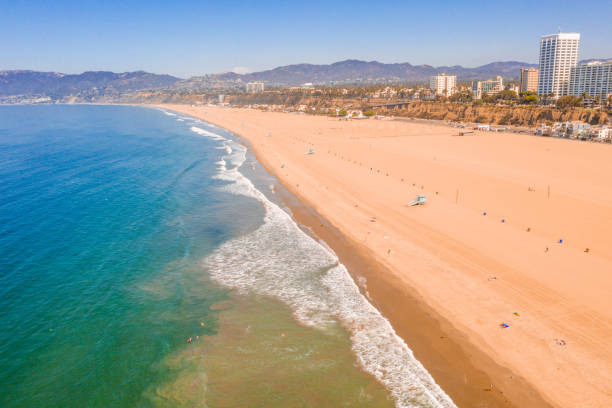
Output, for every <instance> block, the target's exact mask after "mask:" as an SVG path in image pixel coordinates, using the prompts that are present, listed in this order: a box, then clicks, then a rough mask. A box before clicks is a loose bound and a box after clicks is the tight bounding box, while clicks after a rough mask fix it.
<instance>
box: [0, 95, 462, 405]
mask: <svg viewBox="0 0 612 408" xmlns="http://www.w3.org/2000/svg"><path fill="white" fill-rule="evenodd" d="M278 188H280V187H279V186H278V185H277V184H276V181H275V180H274V178H273V177H271V176H270V175H268V174H267V173H266V172H265V171H264V170H263V169H262V168H261V166H259V164H258V163H257V162H256V161H255V159H254V158H253V157H252V155H251V154H250V153H249V151H248V149H247V148H246V147H245V146H244V145H243V144H241V142H240V139H238V138H237V137H236V136H234V135H232V134H231V133H230V132H228V131H226V130H223V129H219V128H217V127H215V126H213V125H210V124H207V123H205V122H202V121H199V120H196V119H193V118H190V117H186V116H181V115H177V114H174V113H171V112H166V111H162V110H158V109H153V108H141V107H127V106H126V107H117V106H10V107H0V261H1V263H0V324H1V330H0V390H1V391H0V406H2V407H32V406H43V407H85V406H87V407H111V406H112V407H162V406H163V407H166V406H167V407H183V406H184V407H240V406H244V407H247V406H249V407H250V406H278V407H284V406H313V407H315V406H317V407H319V406H330V407H331V406H381V407H382V406H393V405H395V406H406V407H409V406H419V407H420V406H440V407H450V406H453V404H452V402H451V401H450V399H448V397H447V396H446V395H445V394H444V392H443V391H442V390H441V389H440V388H439V387H438V386H437V385H436V384H435V382H433V380H432V379H431V377H430V376H429V375H428V373H427V372H426V371H425V370H424V369H423V368H422V367H421V365H420V364H419V363H418V362H417V361H416V360H415V359H414V358H413V357H412V353H411V352H410V350H409V349H408V347H407V346H406V345H405V344H404V343H403V342H402V341H401V339H399V338H398V337H397V336H396V335H395V333H394V332H393V330H392V328H391V326H390V325H389V324H388V322H387V321H386V320H385V319H384V318H383V317H382V316H381V315H380V314H379V313H378V312H377V311H376V309H374V308H373V307H372V306H371V305H370V304H369V303H368V302H367V300H366V299H365V297H363V296H362V295H361V294H360V293H359V291H358V289H357V286H356V285H355V284H354V283H353V281H352V280H351V278H350V276H349V275H348V273H347V271H346V269H345V268H344V267H343V266H342V265H339V264H338V263H337V259H336V258H335V255H334V254H333V252H331V251H330V250H329V249H328V248H326V247H325V246H324V245H322V244H321V243H319V242H317V241H316V239H313V237H310V236H309V235H308V234H307V233H305V232H304V231H303V230H302V229H300V228H299V227H298V226H297V225H296V224H295V223H294V222H293V221H292V220H291V218H290V216H289V214H288V213H287V212H286V210H285V209H283V208H281V206H280V205H279V204H278V202H277V200H276V199H275V189H278Z"/></svg>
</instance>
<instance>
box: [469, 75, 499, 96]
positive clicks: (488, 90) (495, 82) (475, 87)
mask: <svg viewBox="0 0 612 408" xmlns="http://www.w3.org/2000/svg"><path fill="white" fill-rule="evenodd" d="M503 90H504V79H503V78H502V77H501V76H499V75H498V76H496V77H495V79H491V80H489V81H476V82H472V94H473V95H474V99H480V98H482V95H484V94H487V95H495V94H496V93H500V92H501V91H503Z"/></svg>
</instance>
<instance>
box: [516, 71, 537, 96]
mask: <svg viewBox="0 0 612 408" xmlns="http://www.w3.org/2000/svg"><path fill="white" fill-rule="evenodd" d="M539 74H540V70H539V69H537V68H521V84H520V87H519V92H538V76H539Z"/></svg>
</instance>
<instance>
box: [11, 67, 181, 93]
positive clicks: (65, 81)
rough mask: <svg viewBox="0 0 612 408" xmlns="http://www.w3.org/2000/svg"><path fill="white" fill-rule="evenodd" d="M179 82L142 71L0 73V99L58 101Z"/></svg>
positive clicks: (174, 78) (164, 86) (157, 87)
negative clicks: (20, 97) (45, 98)
mask: <svg viewBox="0 0 612 408" xmlns="http://www.w3.org/2000/svg"><path fill="white" fill-rule="evenodd" d="M178 81H180V78H176V77H173V76H171V75H157V74H151V73H148V72H144V71H135V72H124V73H114V72H108V71H89V72H83V73H82V74H61V73H58V72H38V71H0V96H10V95H45V96H49V97H51V98H52V99H60V98H62V97H65V96H69V95H83V94H87V95H91V96H92V97H93V96H96V95H99V94H113V93H117V94H119V93H127V92H134V91H140V90H144V89H160V88H168V87H170V86H172V85H174V84H175V83H177V82H178Z"/></svg>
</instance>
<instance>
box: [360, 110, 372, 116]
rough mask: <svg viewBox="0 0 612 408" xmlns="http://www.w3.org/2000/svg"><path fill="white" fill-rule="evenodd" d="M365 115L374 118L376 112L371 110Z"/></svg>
mask: <svg viewBox="0 0 612 408" xmlns="http://www.w3.org/2000/svg"><path fill="white" fill-rule="evenodd" d="M363 114H364V115H365V116H374V111H373V110H372V109H369V110H367V111H365V112H363Z"/></svg>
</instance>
